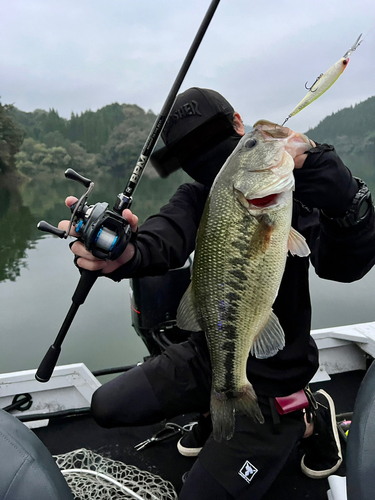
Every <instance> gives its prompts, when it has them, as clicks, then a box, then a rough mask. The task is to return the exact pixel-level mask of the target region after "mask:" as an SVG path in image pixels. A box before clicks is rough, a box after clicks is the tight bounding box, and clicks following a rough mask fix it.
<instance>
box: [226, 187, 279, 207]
mask: <svg viewBox="0 0 375 500" xmlns="http://www.w3.org/2000/svg"><path fill="white" fill-rule="evenodd" d="M234 191H235V193H236V196H237V200H238V202H239V203H240V204H241V205H242V206H243V207H245V208H246V209H247V210H248V211H250V212H252V211H254V212H257V211H260V212H261V211H263V210H264V209H270V208H274V207H278V206H281V205H283V204H284V203H285V202H286V196H287V194H286V193H287V192H286V191H282V192H279V193H272V194H269V195H266V196H262V197H258V198H246V197H245V196H244V194H243V193H242V192H241V191H239V190H238V189H236V188H234Z"/></svg>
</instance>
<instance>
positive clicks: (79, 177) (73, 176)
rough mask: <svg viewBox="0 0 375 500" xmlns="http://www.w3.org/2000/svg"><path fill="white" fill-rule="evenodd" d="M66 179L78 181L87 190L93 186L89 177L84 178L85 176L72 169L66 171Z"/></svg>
mask: <svg viewBox="0 0 375 500" xmlns="http://www.w3.org/2000/svg"><path fill="white" fill-rule="evenodd" d="M65 177H66V178H67V179H70V180H71V181H76V182H80V183H81V184H83V185H84V186H85V188H89V187H90V184H91V180H90V179H87V177H83V175H80V174H78V173H77V172H76V171H75V170H73V169H72V168H68V169H67V170H65Z"/></svg>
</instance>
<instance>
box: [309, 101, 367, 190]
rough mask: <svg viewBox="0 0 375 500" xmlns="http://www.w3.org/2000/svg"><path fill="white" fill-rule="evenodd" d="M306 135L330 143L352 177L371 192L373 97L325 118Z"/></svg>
mask: <svg viewBox="0 0 375 500" xmlns="http://www.w3.org/2000/svg"><path fill="white" fill-rule="evenodd" d="M307 135H308V136H309V137H311V139H313V140H314V141H317V142H320V143H324V142H325V143H328V144H333V145H334V146H335V148H336V151H337V153H338V154H339V156H340V157H341V158H342V160H343V161H344V163H345V164H346V165H347V166H348V167H349V168H350V169H351V171H352V172H353V174H354V175H356V176H357V177H361V178H362V179H363V180H364V181H365V182H366V183H367V184H368V185H369V187H370V188H371V190H372V192H373V193H375V96H374V97H370V98H369V99H367V100H366V101H364V102H361V103H359V104H357V105H356V106H351V107H350V108H345V109H342V110H341V111H338V112H337V113H333V114H332V115H330V116H327V117H326V118H325V119H324V120H322V121H321V122H320V123H319V125H318V126H317V127H315V128H313V129H311V130H309V131H308V132H307Z"/></svg>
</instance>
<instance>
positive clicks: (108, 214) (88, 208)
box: [35, 0, 220, 382]
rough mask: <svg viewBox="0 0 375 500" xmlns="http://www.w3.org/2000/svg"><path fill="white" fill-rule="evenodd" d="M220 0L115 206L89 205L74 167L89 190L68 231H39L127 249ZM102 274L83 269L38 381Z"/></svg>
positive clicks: (69, 174)
mask: <svg viewBox="0 0 375 500" xmlns="http://www.w3.org/2000/svg"><path fill="white" fill-rule="evenodd" d="M219 2H220V0H212V1H211V4H210V5H209V7H208V10H207V12H206V15H205V17H204V18H203V21H202V23H201V25H200V27H199V29H198V31H197V34H196V35H195V38H194V40H193V42H192V44H191V47H190V49H189V51H188V53H187V55H186V57H185V60H184V62H183V64H182V66H181V69H180V71H179V73H178V75H177V77H176V79H175V81H174V83H173V85H172V88H171V90H170V92H169V94H168V96H167V99H166V101H165V103H164V105H163V107H162V110H161V111H160V114H159V115H158V117H157V118H156V120H155V123H154V125H153V127H152V129H151V131H150V133H149V136H148V137H147V140H146V142H145V144H144V146H143V148H142V151H141V153H140V155H139V158H138V160H137V163H136V166H135V168H134V170H133V173H132V174H131V176H130V179H129V181H128V183H127V185H126V187H125V189H124V191H123V192H122V193H120V194H119V195H118V196H117V199H116V202H115V204H114V206H113V210H112V211H110V210H108V203H96V204H95V205H88V204H87V199H88V196H89V194H90V193H91V191H92V189H93V188H94V183H93V182H92V181H91V180H90V179H87V178H86V177H83V176H81V175H80V174H78V173H77V172H75V171H74V170H72V169H68V170H67V171H66V172H65V177H66V178H68V179H71V180H74V181H76V182H79V183H80V184H82V185H83V186H84V187H86V192H85V193H84V194H83V195H82V196H81V198H80V199H79V200H78V201H77V202H76V203H75V204H74V205H72V207H71V208H70V209H71V211H72V215H71V219H70V223H69V228H68V230H67V231H63V230H61V229H58V228H57V227H55V226H52V225H51V224H49V223H48V222H45V221H41V222H39V224H38V226H37V227H38V229H39V230H40V231H44V232H47V233H51V234H53V235H55V236H58V237H59V238H67V237H68V236H69V231H70V229H71V228H72V227H75V231H76V233H77V236H78V238H79V240H80V241H82V242H83V243H84V245H85V247H86V249H87V250H89V251H90V252H91V253H92V254H93V255H94V256H95V257H98V258H100V259H109V260H116V259H117V258H118V257H119V256H120V255H121V254H122V253H123V252H124V250H125V248H126V247H127V245H128V243H129V241H130V238H131V235H132V231H131V228H130V224H129V223H128V221H127V220H126V219H125V218H124V217H122V212H123V210H124V209H125V208H130V206H131V204H132V201H133V194H134V191H135V189H136V187H137V185H138V183H139V181H140V179H141V176H142V174H143V172H144V169H145V167H146V165H147V162H148V160H149V158H150V156H151V153H152V151H153V149H154V147H155V145H156V143H157V141H158V139H159V137H160V134H161V132H162V130H163V127H164V125H165V122H166V121H167V118H168V116H169V113H170V112H171V109H172V106H173V104H174V101H175V99H176V96H177V93H178V91H179V89H180V87H181V84H182V82H183V80H184V78H185V76H186V73H187V72H188V69H189V67H190V65H191V63H192V61H193V59H194V56H195V54H196V52H197V50H198V47H199V45H200V43H201V41H202V39H203V37H204V35H205V33H206V31H207V28H208V26H209V24H210V22H211V19H212V18H213V15H214V13H215V11H216V8H217V6H218V5H219ZM99 275H100V271H87V270H86V269H82V270H81V276H80V279H79V282H78V285H77V287H76V290H75V292H74V294H73V296H72V304H71V306H70V309H69V311H68V313H67V315H66V317H65V319H64V321H63V324H62V325H61V328H60V330H59V332H58V334H57V337H56V339H55V341H54V343H53V344H52V345H51V346H50V348H49V349H48V351H47V353H46V354H45V356H44V358H43V360H42V362H41V363H40V365H39V368H38V370H37V371H36V374H35V378H36V379H37V380H38V381H39V382H48V380H49V379H50V378H51V375H52V373H53V370H54V368H55V366H56V363H57V360H58V357H59V355H60V352H61V345H62V343H63V341H64V339H65V336H66V334H67V333H68V330H69V328H70V325H71V324H72V322H73V319H74V317H75V315H76V313H77V311H78V309H79V307H80V306H81V305H82V304H83V303H84V301H85V300H86V297H87V295H88V294H89V292H90V290H91V288H92V287H93V285H94V283H95V281H96V279H97V278H98V276H99Z"/></svg>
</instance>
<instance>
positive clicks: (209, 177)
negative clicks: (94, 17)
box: [181, 130, 242, 187]
mask: <svg viewBox="0 0 375 500" xmlns="http://www.w3.org/2000/svg"><path fill="white" fill-rule="evenodd" d="M241 137H242V136H241V135H239V134H237V132H235V131H234V130H233V131H232V133H231V135H229V136H228V135H227V134H226V137H225V138H224V139H223V140H221V141H220V142H219V143H217V138H216V140H215V143H212V142H211V143H206V144H205V145H204V146H203V147H201V148H198V149H196V150H195V151H194V155H192V156H191V157H187V158H185V159H183V160H181V167H182V169H183V170H184V171H185V172H186V173H187V174H189V175H190V177H192V178H193V179H194V180H196V181H197V182H200V183H201V184H204V185H205V186H208V187H211V185H212V183H213V181H214V179H215V177H216V176H217V174H218V173H219V170H220V169H221V167H222V166H223V165H224V163H225V161H226V159H227V158H228V156H229V155H230V154H231V153H232V152H233V150H234V149H235V147H236V146H237V144H238V142H239V140H240V139H241Z"/></svg>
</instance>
